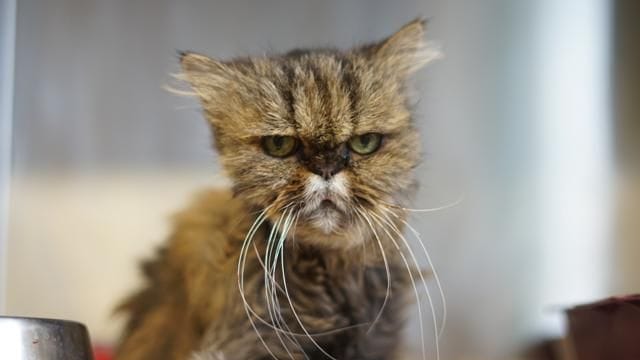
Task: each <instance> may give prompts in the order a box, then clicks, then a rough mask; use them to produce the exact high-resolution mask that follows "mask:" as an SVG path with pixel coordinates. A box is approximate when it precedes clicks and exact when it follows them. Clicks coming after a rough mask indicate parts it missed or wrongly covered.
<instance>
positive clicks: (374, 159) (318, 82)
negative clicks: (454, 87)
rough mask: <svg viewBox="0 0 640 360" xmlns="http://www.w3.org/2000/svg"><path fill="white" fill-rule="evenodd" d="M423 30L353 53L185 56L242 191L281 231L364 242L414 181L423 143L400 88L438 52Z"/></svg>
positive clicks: (326, 241) (411, 28) (341, 243)
mask: <svg viewBox="0 0 640 360" xmlns="http://www.w3.org/2000/svg"><path fill="white" fill-rule="evenodd" d="M423 27H424V24H423V22H421V21H414V22H412V23H409V24H408V25H406V26H405V27H403V28H402V29H401V30H400V31H399V32H397V33H396V34H394V35H392V36H391V37H390V38H388V39H386V40H384V41H382V42H381V43H378V44H373V45H370V46H365V47H362V48H357V49H354V50H351V51H346V52H341V51H329V50H316V51H313V50H311V51H294V52H291V53H289V54H285V55H282V56H273V57H258V58H246V59H238V60H235V61H231V62H220V61H216V60H213V59H210V58H207V57H205V56H202V55H198V54H192V53H187V54H183V56H182V59H181V63H182V66H183V69H184V73H185V75H186V78H187V79H188V81H189V82H190V83H191V85H192V87H193V89H194V90H195V92H196V93H197V94H198V96H199V97H200V99H201V101H202V104H203V108H204V112H205V115H206V117H207V119H208V120H209V122H210V123H211V125H212V128H213V132H214V137H215V144H216V147H217V149H218V151H219V153H220V157H221V160H222V164H223V167H224V169H225V170H226V171H227V172H228V174H229V175H230V177H231V179H232V181H233V190H234V192H235V194H236V195H237V196H242V197H243V198H245V199H246V200H247V201H248V202H249V203H250V204H251V205H254V206H255V207H256V208H259V209H264V208H267V207H268V208H269V211H268V212H267V214H268V216H269V219H270V220H271V222H273V223H275V224H278V222H280V227H281V228H282V227H284V226H285V225H286V224H285V221H286V219H287V218H289V219H290V222H291V221H293V219H295V236H296V237H297V238H298V239H300V241H310V242H313V243H316V244H320V245H323V246H331V247H337V248H340V247H349V246H353V245H357V244H358V243H359V239H361V238H362V236H358V234H363V233H366V232H367V231H368V229H369V227H370V223H375V222H376V220H377V221H380V220H381V219H383V218H382V217H380V218H376V217H375V216H374V215H371V212H375V214H378V215H379V216H382V213H381V211H383V209H385V208H387V209H388V208H389V206H393V205H394V204H395V205H397V204H399V203H400V200H401V199H404V198H405V197H406V196H407V195H408V194H409V193H410V192H411V190H412V188H413V185H414V178H413V174H412V170H413V168H414V167H415V166H416V164H417V162H418V160H419V153H420V148H419V145H420V143H419V139H418V134H417V131H416V129H415V127H414V125H413V124H412V122H411V114H410V111H409V109H408V108H407V102H408V101H407V97H406V94H405V91H404V83H405V81H406V80H407V77H408V76H410V74H411V73H413V71H415V70H416V69H418V68H419V67H420V66H422V65H424V64H425V63H426V62H427V61H429V60H430V59H431V58H432V57H433V53H432V52H430V51H429V49H428V48H427V47H426V45H425V43H424V41H423V32H424V29H423ZM387 215H388V214H387ZM292 233H293V232H292Z"/></svg>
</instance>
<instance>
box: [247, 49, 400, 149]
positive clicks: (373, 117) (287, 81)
mask: <svg viewBox="0 0 640 360" xmlns="http://www.w3.org/2000/svg"><path fill="white" fill-rule="evenodd" d="M252 63H253V69H255V75H256V76H257V77H259V78H260V80H259V82H260V83H261V84H262V85H261V86H262V87H263V88H268V89H269V91H263V95H264V99H263V100H262V101H263V102H264V103H266V104H267V105H266V106H265V107H267V108H269V109H270V111H268V112H267V114H268V116H267V118H266V119H265V123H264V125H266V127H267V129H265V130H267V131H272V132H276V133H278V132H279V133H283V134H288V135H295V136H298V137H300V138H302V139H308V140H309V141H311V140H313V141H314V142H329V143H332V142H336V143H340V142H344V141H346V140H347V139H348V138H349V137H351V136H353V134H355V133H366V132H373V131H376V132H389V131H393V127H394V126H395V124H394V122H393V121H392V122H389V121H388V120H390V119H391V118H392V115H393V116H397V115H404V114H398V113H397V111H395V110H396V109H395V108H396V107H397V106H396V105H397V104H394V101H395V99H394V98H393V96H389V95H390V93H389V92H388V91H385V83H384V80H383V79H382V78H381V77H379V76H377V74H376V73H375V71H374V70H372V69H371V66H370V65H369V64H368V63H367V61H366V59H364V58H362V56H360V55H358V54H349V53H340V52H333V51H294V52H292V53H288V54H286V55H284V56H279V57H275V58H262V59H255V60H253V62H252ZM387 88H388V87H387ZM276 108H277V109H276ZM402 108H403V106H400V109H402ZM394 112H395V114H394Z"/></svg>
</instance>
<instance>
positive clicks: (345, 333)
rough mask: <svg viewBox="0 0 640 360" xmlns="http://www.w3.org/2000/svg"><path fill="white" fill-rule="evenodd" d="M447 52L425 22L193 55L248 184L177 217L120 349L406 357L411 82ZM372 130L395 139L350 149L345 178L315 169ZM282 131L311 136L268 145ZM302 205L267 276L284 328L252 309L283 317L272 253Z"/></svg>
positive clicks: (237, 169)
mask: <svg viewBox="0 0 640 360" xmlns="http://www.w3.org/2000/svg"><path fill="white" fill-rule="evenodd" d="M434 55H435V53H434V52H433V51H432V50H430V48H429V47H428V46H426V44H425V42H424V22H423V21H421V20H416V21H413V22H411V23H409V24H407V25H405V26H404V27H403V28H402V29H401V30H400V31H398V32H397V33H395V34H394V35H392V36H391V37H389V38H387V39H385V40H383V41H381V42H380V43H376V44H371V45H367V46H363V47H359V48H354V49H352V50H348V51H339V50H329V49H325V50H294V51H292V52H289V53H287V54H284V55H276V56H268V57H252V58H241V59H236V60H233V61H228V62H222V61H218V60H214V59H211V58H208V57H206V56H204V55H198V54H194V53H184V54H182V56H181V64H182V68H183V74H182V76H183V78H184V79H185V80H187V81H188V82H189V83H190V84H191V86H192V88H193V90H194V91H195V93H196V94H197V95H198V97H199V98H200V100H201V103H202V106H203V110H204V114H205V116H206V118H207V120H208V121H209V123H210V124H211V127H212V130H213V134H214V139H215V147H216V149H217V150H218V153H219V154H220V159H221V161H222V165H223V168H224V170H225V171H226V172H227V174H228V175H229V177H230V179H231V180H232V184H233V187H232V189H231V190H230V191H210V192H205V193H202V194H201V195H200V196H198V198H197V199H196V201H195V203H194V204H193V205H192V206H191V207H190V208H189V209H187V210H185V211H183V212H182V213H180V214H179V215H178V216H177V217H176V221H175V227H174V231H173V234H172V236H171V237H170V239H169V241H168V243H167V244H166V245H165V246H164V247H163V248H162V249H161V250H160V251H159V253H158V255H157V256H156V258H155V259H154V260H151V261H149V262H147V263H145V265H144V267H143V269H144V273H145V276H146V278H147V285H146V286H145V288H144V289H143V290H141V291H140V292H138V293H137V294H135V295H133V296H132V297H130V298H129V299H128V300H127V301H126V302H125V303H124V304H123V305H122V306H121V307H120V311H124V312H126V313H127V314H128V316H129V321H128V325H127V328H126V331H125V333H124V335H123V338H122V342H121V344H120V347H119V349H118V356H117V358H118V359H122V360H134V359H187V358H192V359H225V360H240V359H242V360H247V359H256V360H259V359H269V358H272V357H274V356H275V357H277V358H294V359H305V358H308V359H325V358H329V357H328V356H327V354H330V355H331V356H332V357H333V358H336V359H380V360H382V359H391V358H393V355H394V354H395V353H396V350H397V346H398V344H399V341H398V340H399V336H400V332H401V328H402V324H403V321H404V315H403V313H404V309H405V308H406V307H407V304H408V303H409V302H408V296H407V295H408V294H407V291H409V289H410V288H411V282H410V271H411V269H410V268H409V266H408V265H406V264H405V263H404V262H403V261H402V257H401V255H400V251H398V248H397V242H395V240H394V234H398V233H397V231H399V230H400V229H402V224H403V219H404V217H405V214H404V211H403V209H402V206H403V205H404V204H405V202H406V199H407V198H408V197H409V196H410V195H411V194H412V193H413V191H414V190H415V179H414V176H413V169H414V168H415V166H416V165H417V163H418V161H419V153H420V148H419V145H420V142H419V138H418V134H417V131H416V128H415V127H414V124H413V123H412V120H411V113H410V109H409V106H408V98H407V94H406V91H405V82H406V80H407V79H408V77H409V76H410V75H411V74H412V73H413V72H414V71H415V70H417V69H418V68H420V67H421V66H422V65H424V64H426V63H427V62H428V61H430V60H432V59H433V58H434ZM372 132H375V133H380V134H383V135H384V139H383V143H382V145H381V147H380V149H379V150H378V151H377V152H375V153H373V154H371V155H366V156H363V155H358V154H356V153H353V152H351V153H349V154H348V163H347V165H346V167H345V168H344V169H342V171H340V172H339V173H338V174H336V175H335V176H333V177H332V178H330V179H325V178H322V177H320V176H318V175H316V174H314V173H313V171H310V169H312V168H313V167H314V166H316V165H317V163H318V162H320V163H323V164H324V163H328V162H331V161H333V160H332V159H334V158H335V156H336V154H337V152H340V154H345V152H348V150H347V148H346V143H347V142H348V140H349V139H350V138H351V137H353V136H356V135H361V134H366V133H372ZM273 135H288V136H294V137H295V138H297V139H298V141H299V142H300V144H301V146H300V147H299V149H298V151H297V152H296V154H295V155H293V156H290V157H287V158H274V157H271V156H269V155H267V154H266V153H265V152H264V151H263V150H262V149H261V145H260V144H261V138H262V137H264V136H273ZM327 201H328V202H329V203H330V204H331V206H325V205H326V202H327ZM265 209H266V210H265ZM263 210H264V211H265V212H264V214H265V217H266V221H265V222H264V223H263V224H262V225H261V226H260V227H258V228H257V232H256V234H255V236H253V238H252V239H248V240H249V241H252V243H251V244H250V246H248V247H247V249H248V250H247V251H246V268H244V271H243V272H242V275H241V276H242V279H243V281H244V287H243V289H244V292H243V293H242V294H241V292H240V291H239V282H238V269H239V267H238V262H239V260H240V257H241V251H242V249H243V244H245V241H246V240H247V239H246V236H247V233H248V232H249V229H250V228H251V227H252V224H253V223H254V222H255V221H256V219H258V220H260V219H259V216H260V215H259V214H261V213H262V211H263ZM294 213H295V224H293V225H292V226H291V230H290V231H284V232H285V234H283V237H282V241H283V244H284V245H283V249H282V254H281V256H282V258H281V259H280V263H278V260H277V259H276V260H275V261H276V264H280V265H282V272H280V271H278V272H277V273H275V275H274V277H273V278H271V279H268V280H271V281H273V282H272V283H271V284H273V285H272V286H273V287H274V289H275V290H274V297H275V298H276V299H277V300H278V306H277V309H276V310H275V311H277V312H278V313H279V316H281V321H280V322H278V323H277V324H275V323H274V324H273V325H272V326H269V324H268V323H265V322H260V321H258V320H259V319H257V318H254V316H249V315H250V314H249V313H248V312H247V309H246V308H245V306H244V305H243V304H244V301H246V302H247V304H248V306H249V308H250V309H251V311H254V312H255V314H257V315H259V316H260V317H261V318H262V319H270V318H271V319H273V318H272V317H271V316H273V313H272V312H270V310H269V307H268V301H267V297H266V295H265V283H266V282H265V276H266V275H265V269H264V266H265V264H264V261H263V260H262V259H263V258H265V253H266V252H267V246H268V243H269V241H271V240H269V241H267V240H268V239H269V236H270V235H273V234H274V233H275V234H279V232H280V231H282V229H283V228H286V226H282V223H283V220H282V219H283V218H285V216H286V215H287V214H288V215H289V218H290V219H293V217H292V216H291V214H294ZM278 225H280V226H278ZM274 227H275V230H274ZM394 229H395V230H396V232H395V233H394V231H393V230H394ZM271 238H273V236H271ZM385 263H386V264H385ZM280 265H278V266H280ZM274 266H275V265H274ZM278 269H280V267H278ZM387 271H389V273H390V274H391V277H390V279H388V278H387ZM285 279H286V285H285V283H284V281H283V280H285ZM388 281H390V283H388ZM284 286H286V287H287V290H288V291H286V292H285V291H284V290H283V287H284ZM388 287H390V296H389V297H388V298H387V295H388ZM287 295H288V296H287ZM271 301H273V299H272V300H271ZM289 301H291V306H290V305H289ZM383 304H384V311H383V312H381V313H379V311H380V310H381V309H382V308H383ZM294 311H295V312H294ZM296 315H297V316H296ZM378 315H379V316H378ZM378 317H379V319H378V321H377V322H376V323H375V325H374V326H372V325H373V324H372V322H373V321H374V320H376V318H378ZM252 318H253V319H252ZM250 320H254V325H255V331H254V328H253V326H252V323H251V321H250ZM283 324H284V325H283ZM302 325H304V327H303V326H302ZM273 326H277V327H280V328H284V329H286V332H285V331H277V330H274V328H273ZM285 326H286V327H285ZM293 333H295V335H292V334H293ZM258 334H259V335H258ZM308 334H310V335H311V336H306V335H308ZM283 338H284V340H283ZM263 342H264V343H263ZM265 345H266V346H265Z"/></svg>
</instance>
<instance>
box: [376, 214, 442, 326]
mask: <svg viewBox="0 0 640 360" xmlns="http://www.w3.org/2000/svg"><path fill="white" fill-rule="evenodd" d="M382 209H383V210H385V211H386V212H387V213H390V214H391V215H393V216H395V217H396V218H397V219H398V220H400V221H401V222H402V223H403V224H404V225H405V226H406V227H407V228H409V230H410V231H411V232H412V233H413V235H414V236H415V237H416V240H418V243H419V244H420V247H421V248H422V251H423V252H424V255H425V258H426V259H427V262H428V264H429V267H430V268H431V272H432V273H433V278H434V280H435V281H436V286H437V288H438V291H439V292H440V300H441V302H442V323H441V324H440V330H439V332H438V333H439V335H440V336H442V334H443V333H444V329H445V327H446V324H447V300H446V297H445V295H444V290H443V287H442V283H441V282H440V276H438V272H437V271H436V268H435V266H434V265H433V261H431V255H429V251H427V247H426V245H425V244H424V241H423V240H422V237H421V236H420V233H419V232H418V231H417V230H416V229H415V228H414V227H413V226H411V224H409V222H408V221H406V220H404V219H402V218H401V217H400V216H398V215H397V214H396V213H394V212H393V211H390V210H388V209H385V208H384V207H383V208H382Z"/></svg>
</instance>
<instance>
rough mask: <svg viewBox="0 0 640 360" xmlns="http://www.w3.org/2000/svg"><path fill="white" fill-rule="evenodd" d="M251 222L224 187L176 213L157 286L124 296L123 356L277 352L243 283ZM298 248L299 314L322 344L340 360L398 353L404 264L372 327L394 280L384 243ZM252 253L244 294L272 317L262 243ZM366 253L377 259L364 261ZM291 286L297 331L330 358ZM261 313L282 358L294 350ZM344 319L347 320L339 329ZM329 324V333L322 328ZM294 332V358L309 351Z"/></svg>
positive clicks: (152, 281)
mask: <svg viewBox="0 0 640 360" xmlns="http://www.w3.org/2000/svg"><path fill="white" fill-rule="evenodd" d="M253 217H255V215H253ZM252 222H253V218H252V216H251V215H250V211H248V209H246V208H244V206H243V204H242V203H241V202H240V201H238V200H234V199H233V198H231V196H230V194H229V193H228V192H220V191H211V192H208V193H203V194H202V196H201V197H199V199H198V200H197V201H196V203H195V204H194V205H193V206H192V207H191V208H190V209H188V210H187V211H184V212H183V213H181V214H180V215H179V216H178V217H177V218H176V224H175V225H176V227H175V232H174V234H173V235H172V237H171V238H170V241H169V243H168V244H167V246H166V247H165V248H163V249H162V250H161V251H160V252H159V254H158V256H157V258H156V259H155V260H153V261H151V262H148V263H146V264H145V266H144V270H145V275H146V277H147V279H148V281H149V286H148V287H147V288H146V289H145V290H143V291H142V292H140V293H138V294H136V295H135V296H134V297H132V298H131V299H130V300H129V301H128V302H127V303H126V304H124V305H123V309H125V310H127V311H129V312H131V313H132V314H133V316H132V318H131V319H130V322H129V326H128V329H127V334H126V340H125V341H124V343H123V344H122V345H121V348H120V354H121V355H120V356H119V358H120V359H127V360H129V359H131V360H133V359H187V358H189V356H191V355H196V354H198V353H199V354H200V357H201V358H202V359H226V360H252V359H270V358H271V357H270V356H269V353H268V352H267V350H266V349H265V347H264V346H263V345H262V343H261V342H260V340H259V339H258V337H257V335H256V333H255V332H254V330H253V328H252V327H251V323H250V321H249V319H248V317H247V313H246V312H245V310H244V308H243V307H242V305H241V304H242V298H241V296H240V293H239V292H238V291H237V288H238V283H237V266H238V254H239V253H240V247H241V245H242V242H243V240H244V237H245V235H246V233H247V231H248V230H249V227H250V226H251V223H252ZM268 231H269V229H267V228H266V227H265V228H264V229H262V231H260V232H259V233H258V234H257V235H256V248H257V249H258V251H259V252H260V253H261V254H264V245H265V238H266V236H267V232H268ZM292 247H294V248H291V249H287V250H286V252H285V256H286V261H285V267H286V273H287V289H288V292H289V294H290V296H291V299H292V303H293V306H294V309H295V310H296V313H297V315H298V316H299V317H300V321H301V322H302V323H303V324H304V325H305V328H306V331H307V332H309V334H312V336H313V338H314V340H315V341H316V342H317V343H318V345H319V346H320V347H322V349H323V350H324V351H326V352H328V353H329V354H331V355H332V356H333V357H335V358H336V359H344V360H347V359H389V358H391V354H393V353H394V352H395V351H396V350H397V346H398V344H399V341H398V340H399V337H400V332H401V328H402V323H403V320H404V316H403V310H404V308H405V305H406V300H407V299H405V298H404V297H405V293H404V292H405V287H406V286H407V285H408V279H407V276H406V274H405V272H404V271H403V269H402V268H401V267H400V264H395V265H391V266H392V269H394V267H396V266H397V267H398V268H397V269H394V270H395V271H394V270H392V271H393V274H394V275H395V274H397V275H396V276H394V278H393V282H391V284H392V289H391V293H392V296H391V297H390V298H389V300H388V302H387V304H386V306H385V308H386V310H385V311H384V312H383V313H382V316H381V318H380V319H379V321H378V322H377V324H376V325H375V326H374V327H373V328H372V329H371V331H370V332H369V330H370V325H371V322H372V320H373V319H374V318H375V317H376V315H377V312H378V311H379V310H380V308H381V306H382V304H383V301H384V298H385V294H386V286H387V284H386V277H385V267H384V264H383V263H382V262H378V263H376V262H375V259H377V258H378V256H377V255H378V254H377V253H376V251H379V250H378V249H374V248H372V249H368V252H366V253H355V252H349V253H342V252H340V253H338V252H337V251H334V252H319V251H314V250H313V249H311V248H306V249H305V248H300V245H299V244H298V245H292ZM248 254H249V259H247V264H251V265H250V266H249V265H248V267H247V269H246V271H245V272H244V277H245V279H244V281H245V284H246V288H247V290H246V293H245V298H246V300H247V301H248V302H249V304H250V306H251V308H252V309H253V310H254V311H256V312H257V313H259V314H260V316H261V317H262V318H263V319H268V320H270V317H269V315H268V314H267V312H266V310H265V303H264V302H265V296H264V283H263V282H264V274H263V269H262V267H261V265H260V261H258V260H257V259H256V255H255V250H254V249H251V251H249V253H248ZM353 256H355V257H357V259H353V258H352V257H353ZM363 256H364V258H363ZM367 257H368V258H367ZM389 260H391V259H389ZM365 261H366V262H371V263H368V264H366V266H365V265H364V262H365ZM392 264H394V263H392ZM279 283H280V284H281V283H282V282H281V281H279ZM282 295H283V294H280V305H281V306H280V307H281V314H282V316H283V318H284V320H285V322H286V324H287V325H288V327H289V328H290V331H291V332H292V333H294V332H295V333H298V334H299V335H296V336H295V339H296V340H297V341H298V342H299V343H300V344H301V345H302V348H303V349H304V351H305V352H306V354H307V356H308V357H309V358H311V359H325V358H328V357H326V356H324V354H322V353H321V351H320V350H319V349H318V348H317V347H316V345H315V344H313V343H312V342H311V341H310V340H309V339H308V338H307V336H306V334H305V333H304V331H303V330H302V328H301V327H300V325H299V324H298V322H297V320H296V317H295V316H294V314H293V313H292V311H291V307H290V305H289V303H288V300H287V299H286V297H284V296H282ZM254 321H255V325H256V327H258V331H260V333H261V334H262V336H263V337H264V341H265V342H267V343H268V344H269V347H270V350H271V351H272V352H273V353H274V354H275V355H276V356H277V357H278V358H282V359H287V358H290V356H289V354H288V353H287V352H286V350H285V349H284V347H283V346H282V343H281V342H280V340H278V337H277V336H276V332H275V331H274V330H273V329H271V328H269V327H268V326H266V325H265V324H264V323H261V322H260V321H259V320H255V319H254ZM342 328H346V329H345V330H342V331H336V332H334V333H331V331H332V330H335V329H342ZM323 332H329V334H327V335H321V336H314V335H313V334H319V333H323ZM367 332H369V333H368V334H367ZM281 336H282V337H283V339H284V335H281ZM285 341H286V342H285V344H286V345H287V346H288V348H289V351H290V352H291V353H292V354H295V355H294V358H295V359H304V358H305V357H304V356H303V355H302V354H300V349H299V348H297V346H296V345H295V343H291V342H290V341H288V340H285ZM207 354H208V355H207ZM207 356H208V357H207Z"/></svg>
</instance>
